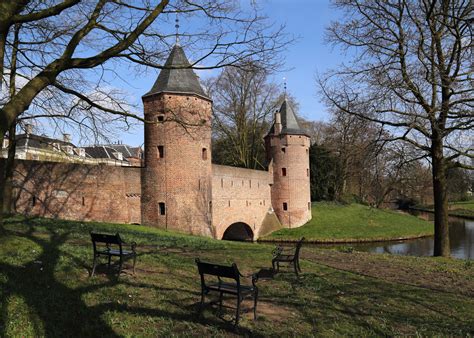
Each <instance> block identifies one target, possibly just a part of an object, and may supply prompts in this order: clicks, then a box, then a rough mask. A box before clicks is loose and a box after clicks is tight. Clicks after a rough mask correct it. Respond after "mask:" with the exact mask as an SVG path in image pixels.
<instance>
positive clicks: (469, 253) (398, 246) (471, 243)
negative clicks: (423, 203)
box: [348, 212, 474, 259]
mask: <svg viewBox="0 0 474 338" xmlns="http://www.w3.org/2000/svg"><path fill="white" fill-rule="evenodd" d="M416 215H417V216H419V217H422V218H424V219H427V220H429V221H432V220H433V217H434V216H433V214H432V213H427V212H416ZM449 239H450V242H451V256H452V257H456V258H462V259H474V220H469V219H464V218H458V217H450V218H449ZM348 246H351V247H353V248H354V250H357V251H365V252H375V253H390V254H394V255H408V256H432V255H433V246H434V245H433V237H425V238H419V239H414V240H408V241H400V242H377V243H366V244H348Z"/></svg>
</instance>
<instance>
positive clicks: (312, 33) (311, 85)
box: [120, 0, 342, 145]
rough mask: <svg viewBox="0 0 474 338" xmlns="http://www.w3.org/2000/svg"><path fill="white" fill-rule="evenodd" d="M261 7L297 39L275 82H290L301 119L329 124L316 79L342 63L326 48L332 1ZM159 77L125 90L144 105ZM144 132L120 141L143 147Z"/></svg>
mask: <svg viewBox="0 0 474 338" xmlns="http://www.w3.org/2000/svg"><path fill="white" fill-rule="evenodd" d="M245 1H247V0H245ZM258 3H259V5H260V7H261V9H262V14H264V15H266V16H267V17H268V18H269V20H270V21H271V22H274V23H275V25H277V26H278V25H281V24H285V25H286V32H287V33H289V34H292V35H294V36H295V37H296V38H297V40H296V41H295V42H294V43H293V44H292V45H289V46H288V50H287V51H286V52H285V53H284V59H285V66H284V69H285V71H282V72H281V73H277V74H276V75H275V77H274V81H275V82H276V83H281V85H282V86H283V77H285V78H286V79H287V80H286V82H287V88H288V92H289V93H291V94H292V95H293V96H294V97H295V98H296V99H297V100H298V102H299V104H300V111H299V113H300V115H301V116H303V117H304V118H306V119H309V120H315V121H326V120H328V118H329V116H328V114H327V113H326V109H325V107H324V105H323V104H322V103H320V102H319V101H320V99H319V98H318V96H317V87H316V81H315V75H316V73H317V72H319V73H324V72H325V71H326V70H328V69H330V68H334V67H336V66H337V65H338V64H339V63H340V62H341V60H342V58H341V56H340V55H339V53H337V51H336V50H334V51H332V48H331V47H330V46H329V45H326V44H324V31H325V27H327V25H329V23H330V21H331V20H335V19H336V18H337V14H338V13H336V12H335V10H334V9H333V8H331V7H330V4H329V0H261V1H259V2H258ZM242 4H243V5H245V4H244V2H243V3H242ZM181 25H183V23H181ZM183 29H185V27H183ZM188 56H189V53H188ZM198 74H199V76H200V77H201V78H205V77H206V76H210V75H215V74H216V71H201V72H198ZM157 76H158V72H157V71H156V70H149V71H147V72H146V73H145V74H143V76H142V77H140V78H139V79H130V80H129V81H128V84H129V85H131V86H130V87H129V88H127V89H126V90H128V91H129V92H130V93H131V94H132V95H133V96H135V98H136V99H137V101H141V100H140V99H139V98H140V97H141V95H143V94H144V93H146V92H147V91H148V90H149V89H150V88H151V87H152V85H153V83H154V81H155V80H156V78H157ZM142 130H143V129H142V127H140V126H137V127H136V128H133V130H131V131H130V132H129V133H122V134H121V135H120V137H121V141H122V142H124V143H127V144H130V145H140V144H142V142H143V131H142Z"/></svg>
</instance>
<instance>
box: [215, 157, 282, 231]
mask: <svg viewBox="0 0 474 338" xmlns="http://www.w3.org/2000/svg"><path fill="white" fill-rule="evenodd" d="M270 184H272V177H271V176H270V174H269V172H268V171H260V170H250V169H243V168H236V167H229V166H222V165H216V164H213V165H212V221H213V225H214V228H215V231H216V238H218V239H222V237H223V235H224V232H225V231H226V230H227V229H228V228H229V226H231V225H232V224H234V223H246V224H247V225H248V226H249V227H250V228H251V229H252V232H253V235H254V236H253V237H254V239H256V238H258V237H259V236H262V235H265V234H266V233H268V232H270V231H272V230H275V228H279V227H280V224H279V222H278V220H276V221H275V217H274V214H273V212H272V211H271V210H272V208H271V207H272V205H271V195H270ZM269 211H270V212H269ZM263 224H268V226H265V227H262V225H263ZM262 231H263V232H264V233H262Z"/></svg>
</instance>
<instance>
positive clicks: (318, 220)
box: [265, 202, 433, 242]
mask: <svg viewBox="0 0 474 338" xmlns="http://www.w3.org/2000/svg"><path fill="white" fill-rule="evenodd" d="M312 214H313V219H312V220H311V221H309V222H308V223H307V224H305V225H303V226H302V227H299V228H295V229H282V230H279V231H276V232H274V233H272V234H271V235H269V236H268V237H266V238H265V239H275V240H294V239H297V238H301V237H303V236H304V237H305V238H306V239H307V240H310V241H320V242H332V241H348V242H350V241H366V240H369V241H374V240H389V239H398V238H414V237H420V236H426V235H432V234H433V225H432V223H430V222H427V221H425V220H422V219H419V218H417V217H414V216H411V215H407V214H402V213H400V212H396V211H391V210H381V209H375V208H371V207H368V206H364V205H360V204H350V205H341V204H335V203H326V202H320V203H313V206H312Z"/></svg>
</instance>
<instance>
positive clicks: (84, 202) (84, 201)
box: [82, 197, 86, 206]
mask: <svg viewBox="0 0 474 338" xmlns="http://www.w3.org/2000/svg"><path fill="white" fill-rule="evenodd" d="M84 205H86V198H85V197H82V206H84Z"/></svg>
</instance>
